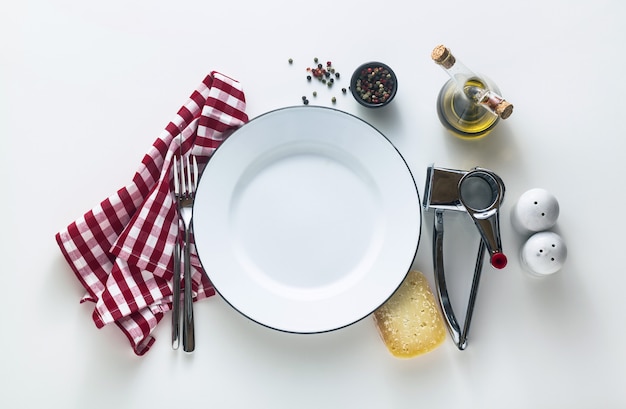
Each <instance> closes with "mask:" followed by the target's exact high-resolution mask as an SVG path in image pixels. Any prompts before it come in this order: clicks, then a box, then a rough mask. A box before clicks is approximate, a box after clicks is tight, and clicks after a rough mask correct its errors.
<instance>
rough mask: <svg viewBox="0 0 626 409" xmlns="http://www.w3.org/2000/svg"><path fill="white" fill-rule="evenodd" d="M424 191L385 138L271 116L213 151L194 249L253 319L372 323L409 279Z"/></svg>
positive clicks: (321, 325)
mask: <svg viewBox="0 0 626 409" xmlns="http://www.w3.org/2000/svg"><path fill="white" fill-rule="evenodd" d="M420 229H421V210H420V199H419V194H418V191H417V188H416V185H415V182H414V180H413V177H412V175H411V172H410V170H409V168H408V167H407V164H406V163H405V161H404V159H403V158H402V156H401V155H400V153H399V152H398V151H397V150H396V149H395V147H394V146H393V145H392V144H391V143H390V141H389V140H388V139H387V138H385V137H384V136H383V135H382V134H381V133H380V132H379V131H377V130H376V129H375V128H373V127H372V126H371V125H369V124H367V123H366V122H364V121H363V120H361V119H359V118H357V117H355V116H352V115H350V114H347V113H344V112H341V111H338V110H334V109H330V108H323V107H311V106H306V107H305V106H303V107H291V108H284V109H279V110H276V111H272V112H269V113H267V114H264V115H261V116H259V117H257V118H255V119H253V120H252V121H250V122H249V123H247V124H246V125H244V126H243V127H241V128H240V129H238V130H237V131H235V132H234V133H233V134H232V135H231V136H230V137H229V138H228V139H226V141H224V142H223V143H222V145H221V146H220V147H219V148H218V149H217V151H216V152H215V153H214V154H213V156H212V158H211V159H210V161H209V162H208V164H207V165H206V168H205V170H204V172H203V175H202V177H201V179H200V183H199V187H198V191H197V195H196V200H195V205H194V235H195V243H196V247H197V250H198V254H199V256H200V260H201V261H202V265H203V267H204V269H205V271H206V272H207V274H208V276H209V278H210V279H211V281H212V283H213V284H214V286H215V288H216V290H217V291H218V292H219V293H220V295H221V296H222V297H223V298H224V299H225V300H226V301H227V302H228V303H229V304H231V305H232V306H233V307H234V308H235V309H237V310H238V311H239V312H241V313H242V314H244V315H245V316H247V317H248V318H250V319H252V320H254V321H256V322H258V323H260V324H262V325H265V326H268V327H271V328H274V329H277V330H282V331H288V332H297V333H314V332H323V331H330V330H334V329H337V328H341V327H344V326H347V325H349V324H352V323H354V322H356V321H358V320H360V319H362V318H364V317H365V316H367V315H369V314H370V313H371V312H373V311H374V310H375V309H376V308H378V307H379V306H380V305H381V304H382V303H384V302H385V301H386V300H387V298H389V297H390V296H391V295H392V294H393V292H394V291H395V290H396V289H397V287H398V286H399V285H400V284H401V283H402V280H403V279H404V277H405V276H406V274H407V272H408V271H409V269H410V267H411V264H412V262H413V259H414V257H415V253H416V252H417V247H418V243H419V237H420Z"/></svg>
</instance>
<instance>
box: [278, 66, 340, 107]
mask: <svg viewBox="0 0 626 409" xmlns="http://www.w3.org/2000/svg"><path fill="white" fill-rule="evenodd" d="M313 61H314V62H315V65H312V66H311V67H307V68H306V72H307V75H306V79H307V81H309V82H310V81H312V80H313V79H317V80H318V81H319V82H320V83H322V84H323V85H326V87H327V88H329V89H330V88H332V86H333V85H334V83H335V81H336V80H338V79H339V78H340V74H339V72H338V71H337V70H336V69H335V67H333V63H332V61H330V60H327V61H326V64H325V65H324V64H322V63H321V62H320V60H319V58H317V57H315V58H313ZM289 63H290V64H291V63H293V58H289ZM342 92H343V93H344V94H345V93H346V89H345V88H343V89H342ZM312 95H313V97H317V91H313V93H312ZM331 101H332V102H333V104H335V103H336V102H337V98H336V97H332V99H331ZM302 102H303V104H304V105H308V104H309V100H308V98H306V96H303V97H302Z"/></svg>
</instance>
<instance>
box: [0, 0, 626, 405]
mask: <svg viewBox="0 0 626 409" xmlns="http://www.w3.org/2000/svg"><path fill="white" fill-rule="evenodd" d="M2 8H3V10H4V11H3V12H2V13H1V15H2V17H0V39H1V40H0V59H1V64H0V104H1V106H0V135H2V138H3V145H4V147H3V149H2V150H1V151H0V164H1V166H2V175H3V176H2V177H3V180H4V186H5V189H4V200H3V201H2V209H3V211H4V214H5V216H4V217H3V218H2V229H1V230H0V231H1V232H2V234H1V237H2V242H1V246H0V249H1V254H2V260H3V263H2V265H3V267H2V281H3V289H4V295H3V296H2V301H1V302H2V308H1V309H0V322H1V323H2V324H1V325H2V330H1V333H2V336H1V341H0V351H2V352H1V354H2V358H1V361H2V363H1V364H0V377H1V382H0V407H3V408H36V407H59V408H61V407H63V408H87V407H89V408H111V407H120V408H136V407H144V408H150V407H155V408H173V407H211V408H253V407H254V408H257V407H258V408H293V407H298V408H321V407H329V408H335V407H337V408H339V407H361V408H374V407H376V408H400V407H424V408H452V407H454V408H531V407H532V408H555V407H559V408H560V407H568V408H589V407H603V408H619V407H625V406H626V389H625V386H626V383H625V380H626V369H625V368H626V349H625V348H624V339H626V318H625V316H624V313H626V296H625V293H624V289H625V288H626V286H625V285H626V275H625V274H624V262H623V257H624V250H623V243H624V238H623V232H624V231H625V229H626V221H625V218H624V217H623V203H624V202H626V192H625V190H624V188H623V185H624V182H623V180H622V179H623V175H622V172H623V164H624V143H623V142H622V138H623V136H624V135H625V133H624V112H625V108H626V104H625V103H624V95H626V81H623V79H622V77H623V72H622V71H623V68H624V63H625V62H626V59H625V57H624V54H623V51H624V44H626V28H625V27H626V26H624V21H625V20H626V3H624V2H621V1H618V0H613V1H610V0H595V1H563V0H560V1H549V2H548V1H536V0H529V1H526V2H515V3H513V2H498V1H483V0H481V1H474V2H466V1H439V2H417V3H415V2H409V1H398V0H391V1H384V2H374V1H370V0H362V1H343V0H338V1H335V2H318V3H315V2H310V1H306V2H305V1H285V0H282V1H281V0H266V1H262V2H259V1H242V0H232V1H223V2H204V1H198V0H181V1H177V2H166V1H161V0H157V1H145V0H143V1H134V2H126V1H119V0H113V1H110V2H98V3H95V2H82V1H76V0H52V1H42V0H28V1H20V2H11V3H10V4H9V2H8V1H3V7H2ZM439 43H444V44H446V45H448V46H450V47H451V48H452V50H453V52H454V53H455V54H456V56H457V57H458V58H459V59H460V60H461V61H463V62H464V63H465V64H466V65H467V66H469V67H471V68H473V69H474V70H475V71H479V72H482V73H485V74H487V75H488V76H489V77H491V78H492V79H493V80H494V81H495V82H496V83H497V84H498V85H499V87H500V89H501V90H502V93H503V94H504V96H505V97H506V98H507V99H508V100H510V101H511V102H513V103H514V104H515V112H514V114H513V115H512V116H511V118H510V119H508V120H506V121H503V122H501V123H500V124H499V125H498V128H497V129H496V131H495V132H494V133H493V134H492V135H490V136H489V137H487V138H485V139H483V140H480V141H477V142H466V141H462V140H459V139H456V138H454V137H452V136H450V135H449V134H447V133H446V132H445V131H444V129H443V127H442V126H441V124H440V123H439V121H438V119H437V115H436V110H435V99H436V96H437V93H438V91H439V89H440V87H441V86H442V85H443V83H444V82H445V81H446V79H447V76H446V74H445V73H444V72H443V71H442V70H441V69H440V68H438V67H437V66H436V65H435V64H434V63H433V62H432V61H431V60H430V51H431V49H432V48H433V47H434V46H435V45H437V44H439ZM313 57H319V58H320V60H322V61H326V60H332V61H333V63H334V65H335V66H336V67H337V68H338V69H339V71H341V73H342V74H343V77H342V79H341V82H339V83H340V84H343V85H347V83H348V77H349V75H350V73H351V71H352V70H353V69H354V68H356V66H357V65H358V64H360V63H362V62H365V61H369V60H379V61H383V62H385V63H387V64H389V65H390V66H391V67H392V68H393V69H394V70H395V71H396V73H397V74H398V76H399V85H400V90H399V92H398V95H397V97H396V99H395V100H394V101H393V103H392V105H391V106H390V107H389V108H388V109H386V110H380V111H369V110H366V109H364V108H362V107H360V106H359V105H357V103H356V102H355V101H354V100H353V99H352V98H351V97H350V96H349V95H348V96H345V97H344V96H342V95H340V93H339V89H338V88H337V87H336V88H335V89H334V92H336V93H337V94H336V95H337V97H338V101H337V104H336V105H335V107H336V108H338V109H341V110H344V111H346V112H349V113H352V114H355V115H357V116H359V117H362V118H363V119H365V120H367V121H368V122H370V123H371V124H372V125H374V126H375V127H377V128H378V129H380V130H381V131H382V132H383V133H384V134H385V135H386V136H387V137H388V138H389V139H390V140H391V141H392V142H393V143H394V144H395V145H396V146H397V148H398V149H399V150H400V152H401V153H402V154H403V155H404V157H405V159H406V161H407V162H408V164H409V166H410V168H411V170H412V171H413V174H414V176H415V179H416V182H417V185H418V187H419V188H420V194H421V195H423V184H424V178H425V173H426V168H427V166H428V165H429V164H431V163H435V164H436V165H440V166H447V167H452V168H457V169H469V168H471V167H473V166H476V165H479V166H483V167H486V168H489V169H491V170H493V171H495V172H496V173H498V174H499V175H500V176H501V177H502V178H503V179H504V181H505V184H506V187H507V196H506V199H505V203H504V206H503V209H502V236H503V244H504V247H505V250H506V251H507V252H508V254H509V259H510V262H509V266H508V267H507V268H506V269H505V270H502V271H495V270H493V269H490V268H488V269H486V270H485V273H484V274H483V279H482V282H481V287H480V291H479V298H478V302H477V305H476V311H475V315H474V321H473V323H472V331H471V333H470V340H469V346H468V349H467V350H466V351H463V352H460V351H458V350H457V348H456V347H455V346H454V344H453V343H452V340H451V338H449V337H448V339H447V340H446V342H445V343H444V344H443V345H442V346H441V347H439V348H438V349H436V350H435V351H433V352H431V353H429V354H427V355H424V356H421V357H418V358H415V359H411V360H398V359H396V358H394V357H392V356H391V355H390V354H389V353H388V351H387V350H386V348H385V346H384V344H383V343H382V341H381V340H380V338H379V337H378V335H377V333H376V329H375V326H374V324H373V321H372V319H371V318H370V317H367V318H366V319H364V320H362V321H360V322H358V323H356V324H354V325H352V326H350V327H348V328H345V329H342V330H339V331H335V332H331V333H326V334H320V335H306V336H303V335H293V334H285V333H281V332H277V331H273V330H270V329H267V328H265V327H262V326H260V325H258V324H255V323H253V322H251V321H249V320H248V319H246V318H244V317H243V316H241V315H240V314H239V313H237V312H236V311H234V310H233V309H232V308H230V307H229V306H228V305H227V304H226V302H225V301H224V300H223V299H221V298H219V297H217V296H216V297H212V298H211V299H208V300H203V301H201V302H199V303H197V304H196V307H195V308H196V310H195V312H196V339H197V348H196V352H195V353H194V354H191V355H186V354H184V353H183V352H182V351H173V350H172V349H171V347H170V342H169V330H170V328H169V315H167V316H166V318H165V319H164V321H163V322H162V323H161V325H160V326H159V328H158V329H157V331H156V334H155V335H156V337H157V341H156V343H155V344H154V346H153V348H152V350H151V351H150V352H148V353H147V354H146V355H145V356H143V357H137V356H135V355H134V354H133V352H132V350H131V348H130V346H129V344H128V341H127V340H126V338H125V337H124V335H123V334H122V333H121V332H119V330H118V329H117V328H116V327H114V326H109V327H105V328H104V329H102V330H98V329H96V327H95V325H94V324H93V322H92V320H91V312H92V308H93V305H92V304H79V298H80V297H81V296H82V294H83V290H82V288H81V286H80V284H79V283H78V281H77V280H76V279H75V277H74V275H73V273H72V271H71V270H70V268H69V266H68V265H67V264H66V262H65V260H64V259H63V257H62V255H61V252H60V251H59V249H58V247H57V245H56V243H55V240H54V235H55V233H56V232H57V231H58V230H60V229H62V228H64V227H65V226H66V225H67V224H69V223H70V222H72V221H73V220H75V219H76V218H77V217H79V216H81V215H82V214H83V213H84V212H85V211H86V210H88V209H90V208H91V207H93V206H94V205H95V204H97V203H99V202H100V201H101V200H102V199H104V198H105V197H107V196H108V195H109V194H111V193H113V192H114V191H116V190H117V189H118V188H120V187H122V186H123V185H125V184H126V183H127V182H129V181H130V178H131V177H132V175H133V173H134V171H135V169H136V167H137V166H138V165H139V162H140V160H141V158H142V157H143V154H144V153H145V152H146V151H147V149H148V148H149V147H150V146H151V144H152V142H153V141H154V140H155V139H156V137H157V136H158V134H159V132H160V131H161V130H162V128H163V127H164V126H165V125H166V124H167V122H168V121H169V120H170V119H171V118H172V117H173V115H174V114H175V113H176V111H177V110H178V108H179V107H180V105H181V104H182V103H183V102H184V101H185V100H186V98H187V96H188V95H189V93H190V92H191V91H192V90H193V89H194V87H195V86H196V85H197V84H198V83H199V82H200V81H201V80H202V78H204V76H205V75H206V74H207V73H209V72H210V71H211V70H218V71H221V72H223V73H225V74H228V75H230V76H232V77H234V78H236V79H238V80H240V81H241V83H242V84H243V86H244V89H245V92H246V97H247V102H248V108H247V112H248V114H249V115H250V117H255V116H257V115H259V114H262V113H264V112H266V111H268V110H271V109H275V108H280V107H284V106H289V105H298V104H300V102H301V96H302V95H304V94H310V92H311V91H312V90H313V88H312V85H311V84H308V83H307V82H306V80H305V79H304V75H305V72H304V69H305V68H306V67H307V66H309V65H310V64H311V61H312V59H313ZM289 58H293V59H294V63H293V65H289V64H288V62H287V60H288V59H289ZM339 83H338V84H339ZM324 91H325V90H324ZM319 94H320V95H319V96H318V99H317V100H316V101H315V102H316V103H318V104H320V105H326V106H332V104H331V103H330V97H331V94H330V93H327V92H320V93H319ZM533 187H543V188H545V189H547V190H549V191H551V192H552V193H554V194H555V195H556V196H557V198H558V199H559V202H560V204H561V215H560V218H559V220H558V224H557V226H556V229H555V230H556V231H558V232H559V233H560V234H561V235H562V237H563V238H564V239H565V241H566V243H567V246H568V249H569V258H568V260H567V263H566V265H565V267H564V268H563V270H561V271H560V272H559V273H557V275H555V276H553V277H550V278H548V279H545V280H536V279H532V278H531V277H529V276H528V275H526V274H525V273H524V272H523V271H522V269H521V267H520V264H519V261H518V255H519V249H520V246H521V244H522V243H523V238H522V237H520V236H519V235H518V234H516V233H515V232H514V231H513V229H512V228H511V225H510V223H509V216H510V209H511V206H512V205H513V204H514V203H515V201H516V200H517V198H518V197H519V195H521V194H522V193H523V192H524V191H526V190H528V189H530V188H533ZM18 192H23V194H25V195H26V194H30V198H28V199H19V196H20V194H19V193H18ZM453 218H454V217H453V216H452V217H451V218H450V220H451V221H450V223H449V225H451V226H452V225H455V226H459V227H458V230H459V231H458V232H457V233H456V234H455V237H456V238H458V239H459V240H461V241H462V244H461V245H457V248H456V249H454V245H451V246H452V250H451V253H452V254H451V255H450V258H451V261H450V263H449V264H448V265H447V267H448V268H449V270H450V271H458V276H467V275H471V271H472V269H473V252H474V251H475V248H476V242H475V241H473V240H475V233H474V231H473V227H471V225H469V224H466V219H465V218H462V217H457V218H456V219H457V221H456V222H455V221H454V220H453ZM431 224H432V215H431V214H425V215H424V225H423V229H422V239H421V243H420V247H419V251H418V253H417V257H416V259H415V262H414V267H415V268H416V269H419V270H421V271H423V272H424V273H425V274H426V276H427V277H428V279H429V280H430V282H431V283H432V284H433V285H434V278H433V268H432V259H431V249H432V246H431V232H432V225H431ZM467 242H471V243H468V244H466V243H467ZM450 274H453V273H452V272H451V273H450ZM458 276H457V279H456V281H457V284H451V285H453V286H455V285H456V286H457V287H458V288H463V284H462V281H463V278H460V277H458ZM453 281H455V280H453ZM190 405H194V406H190Z"/></svg>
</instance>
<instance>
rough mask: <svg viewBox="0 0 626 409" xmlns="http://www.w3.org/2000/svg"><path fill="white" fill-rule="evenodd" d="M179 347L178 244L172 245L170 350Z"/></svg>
mask: <svg viewBox="0 0 626 409" xmlns="http://www.w3.org/2000/svg"><path fill="white" fill-rule="evenodd" d="M179 346H180V243H179V242H178V239H176V244H175V245H174V276H173V277H172V348H173V349H178V347H179Z"/></svg>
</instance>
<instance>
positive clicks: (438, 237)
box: [433, 209, 487, 350]
mask: <svg viewBox="0 0 626 409" xmlns="http://www.w3.org/2000/svg"><path fill="white" fill-rule="evenodd" d="M443 213H444V211H443V210H441V209H437V210H435V221H434V228H433V263H434V269H435V284H436V286H437V293H438V295H439V303H440V304H441V309H442V310H443V315H444V318H445V319H446V323H447V324H448V330H449V331H450V335H451V336H452V340H453V341H454V343H455V344H456V346H457V347H458V348H459V349H460V350H464V349H465V348H466V347H467V334H468V332H469V328H470V324H471V322H472V315H473V314H474V306H475V304H476V296H477V295H478V284H479V283H480V276H481V273H482V269H483V260H484V258H485V257H484V255H485V250H486V249H487V245H486V244H485V241H484V240H483V239H482V237H481V239H480V244H479V247H478V255H477V256H476V266H475V267H474V277H473V279H472V288H471V291H470V296H469V301H468V303H467V311H466V313H465V322H464V324H463V329H461V327H460V326H459V323H458V321H457V319H456V315H455V314H454V310H453V308H452V303H451V302H450V296H449V295H448V286H447V284H446V275H445V272H444V268H443Z"/></svg>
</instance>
